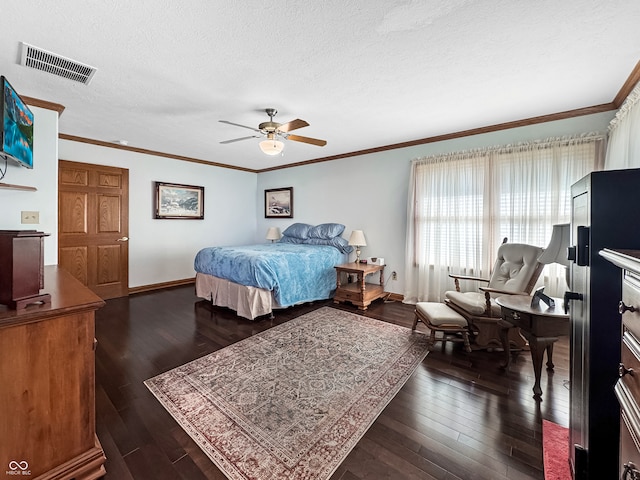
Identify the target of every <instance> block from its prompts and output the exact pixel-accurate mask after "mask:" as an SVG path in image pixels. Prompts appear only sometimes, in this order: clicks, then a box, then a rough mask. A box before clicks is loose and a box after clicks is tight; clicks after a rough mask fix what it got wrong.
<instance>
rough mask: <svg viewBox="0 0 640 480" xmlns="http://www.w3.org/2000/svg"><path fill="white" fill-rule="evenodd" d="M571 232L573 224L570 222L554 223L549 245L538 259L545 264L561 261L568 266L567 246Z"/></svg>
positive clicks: (560, 262)
mask: <svg viewBox="0 0 640 480" xmlns="http://www.w3.org/2000/svg"><path fill="white" fill-rule="evenodd" d="M570 234H571V226H570V225H569V224H568V223H562V224H558V225H554V226H553V230H552V232H551V241H550V242H549V246H548V247H547V248H546V249H545V250H544V252H542V255H540V256H539V257H538V261H539V262H540V263H545V264H549V263H559V264H561V265H564V266H565V267H568V266H569V259H568V258H567V248H569V235H570Z"/></svg>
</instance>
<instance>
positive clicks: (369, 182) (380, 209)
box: [256, 112, 615, 294]
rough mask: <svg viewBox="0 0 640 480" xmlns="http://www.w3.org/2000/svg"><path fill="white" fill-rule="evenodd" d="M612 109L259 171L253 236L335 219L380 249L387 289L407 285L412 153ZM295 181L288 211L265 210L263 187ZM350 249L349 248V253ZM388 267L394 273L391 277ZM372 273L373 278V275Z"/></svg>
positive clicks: (508, 139)
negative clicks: (272, 214)
mask: <svg viewBox="0 0 640 480" xmlns="http://www.w3.org/2000/svg"><path fill="white" fill-rule="evenodd" d="M614 114H615V112H606V113H600V114H596V115H589V116H584V117H577V118H571V119H567V120H560V121H555V122H548V123H544V124H539V125H531V126H527V127H520V128H514V129H510V130H503V131H499V132H492V133H487V134H483V135H475V136H471V137H464V138H459V139H454V140H448V141H443V142H437V143H430V144H425V145H419V146H415V147H410V148H404V149H399V150H390V151H386V152H380V153H375V154H369V155H362V156H359V157H352V158H347V159H341V160H334V161H330V162H323V163H314V164H309V165H304V166H300V167H295V168H288V169H282V170H274V171H271V172H264V173H260V174H259V175H258V185H257V186H258V191H257V204H256V210H257V211H258V212H259V213H258V228H257V235H258V237H256V240H259V239H263V238H264V235H265V234H266V232H267V229H268V227H271V226H277V227H280V229H281V230H284V228H286V227H287V226H288V225H290V224H291V223H294V222H302V223H310V224H314V225H315V224H318V223H325V222H338V223H343V224H344V225H345V226H346V229H345V232H344V234H343V237H345V238H346V239H348V238H349V235H350V233H351V231H352V230H355V229H360V230H363V231H364V234H365V237H366V239H367V246H366V247H363V248H362V254H361V256H362V257H364V258H366V257H371V256H378V257H384V259H385V263H386V265H387V267H386V268H385V289H386V290H387V291H390V292H394V293H398V294H403V293H404V265H405V231H406V222H407V218H406V216H407V208H406V207H407V197H408V183H409V170H410V162H411V160H412V159H414V158H418V157H421V156H427V155H434V154H439V153H448V152H455V151H460V150H469V149H474V148H481V147H490V146H496V145H506V144H510V143H518V142H523V141H531V140H537V139H544V138H549V137H558V136H564V135H574V134H580V133H587V132H595V131H600V132H605V131H606V128H607V126H608V124H609V122H610V121H611V119H612V118H613V116H614ZM329 141H331V140H330V138H329ZM280 187H293V193H294V202H293V204H294V217H293V219H266V218H264V190H265V189H270V188H280ZM353 258H355V254H352V255H351V259H353ZM392 271H396V272H397V273H398V280H396V281H391V280H390V275H391V272H392ZM372 280H373V279H372Z"/></svg>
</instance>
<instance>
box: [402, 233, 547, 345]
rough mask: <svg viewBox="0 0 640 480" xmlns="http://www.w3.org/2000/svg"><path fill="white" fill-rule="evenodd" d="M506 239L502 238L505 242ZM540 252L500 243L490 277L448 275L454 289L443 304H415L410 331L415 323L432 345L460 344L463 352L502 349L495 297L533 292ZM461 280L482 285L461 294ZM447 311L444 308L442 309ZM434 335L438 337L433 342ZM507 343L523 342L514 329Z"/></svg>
mask: <svg viewBox="0 0 640 480" xmlns="http://www.w3.org/2000/svg"><path fill="white" fill-rule="evenodd" d="M505 240H506V239H505ZM543 251H544V249H542V248H540V247H535V246H532V245H526V244H521V243H503V244H502V245H501V246H500V247H499V248H498V253H497V258H496V261H495V264H494V267H493V270H492V272H491V277H490V278H479V277H473V276H467V275H455V274H451V275H449V276H450V277H451V278H453V279H454V283H455V287H456V289H455V290H452V291H448V292H445V301H444V304H442V303H435V302H418V304H417V305H416V317H415V321H414V324H413V328H414V329H415V328H416V325H417V323H418V322H419V321H421V322H423V323H425V324H426V325H427V327H429V329H430V330H431V340H432V342H434V341H436V340H442V341H443V347H444V342H445V341H447V340H452V339H453V340H455V339H457V338H459V339H461V340H462V341H464V344H465V348H466V350H467V351H471V349H472V347H473V348H476V349H479V348H491V347H500V348H501V347H502V342H501V341H500V328H499V325H498V322H499V321H500V319H501V316H500V314H501V312H500V306H499V305H498V304H497V303H496V302H495V298H497V297H499V296H501V295H529V294H531V291H532V290H533V287H534V286H535V284H536V282H537V281H538V278H539V277H540V273H541V272H542V269H543V267H544V264H542V263H540V262H539V261H538V257H540V255H541V254H542V252H543ZM461 280H473V281H478V282H482V283H486V285H485V286H481V287H479V290H477V291H468V292H462V291H461V287H460V281H461ZM445 306H446V307H448V308H444V307H445ZM436 332H440V333H441V334H442V336H441V337H440V338H439V339H436V336H435V334H436ZM509 342H510V344H511V346H512V347H513V348H523V347H524V346H525V345H526V341H525V339H524V338H523V337H522V336H521V335H520V333H519V332H518V330H517V329H511V330H510V331H509Z"/></svg>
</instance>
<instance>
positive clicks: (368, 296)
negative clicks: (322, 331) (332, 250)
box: [333, 262, 385, 310]
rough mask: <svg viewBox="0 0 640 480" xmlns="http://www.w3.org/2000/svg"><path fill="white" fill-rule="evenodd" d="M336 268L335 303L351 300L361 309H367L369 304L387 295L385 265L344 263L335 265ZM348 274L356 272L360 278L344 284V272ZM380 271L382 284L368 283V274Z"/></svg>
mask: <svg viewBox="0 0 640 480" xmlns="http://www.w3.org/2000/svg"><path fill="white" fill-rule="evenodd" d="M335 269H336V279H337V280H336V293H335V295H334V297H333V301H334V303H340V302H351V303H352V304H353V305H356V306H357V307H358V309H359V310H366V309H367V307H368V306H369V304H371V302H373V301H374V300H376V299H378V298H382V297H384V296H385V291H384V265H372V264H368V263H355V262H353V263H343V264H342V265H338V266H336V267H335ZM343 272H344V273H346V274H347V275H350V274H353V273H355V274H356V275H357V277H358V280H357V281H356V282H354V283H346V284H343V283H342V282H341V276H342V273H343ZM375 272H380V285H378V284H375V283H366V282H365V279H366V277H367V275H370V274H372V273H375Z"/></svg>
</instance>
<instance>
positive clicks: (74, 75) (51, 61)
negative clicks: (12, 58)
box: [20, 43, 96, 85]
mask: <svg viewBox="0 0 640 480" xmlns="http://www.w3.org/2000/svg"><path fill="white" fill-rule="evenodd" d="M21 48H22V51H21V52H20V65H23V66H25V67H29V68H35V69H36V70H42V71H43V72H47V73H50V74H52V75H57V76H58V77H62V78H68V79H69V80H73V81H74V82H80V83H84V84H85V85H89V83H90V82H91V79H92V78H93V75H94V74H95V73H96V69H95V68H94V67H91V66H89V65H85V64H84V63H80V62H76V61H75V60H71V59H70V58H66V57H63V56H61V55H57V54H55V53H51V52H47V51H46V50H43V49H41V48H38V47H34V46H32V45H29V44H27V43H22V44H21Z"/></svg>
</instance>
